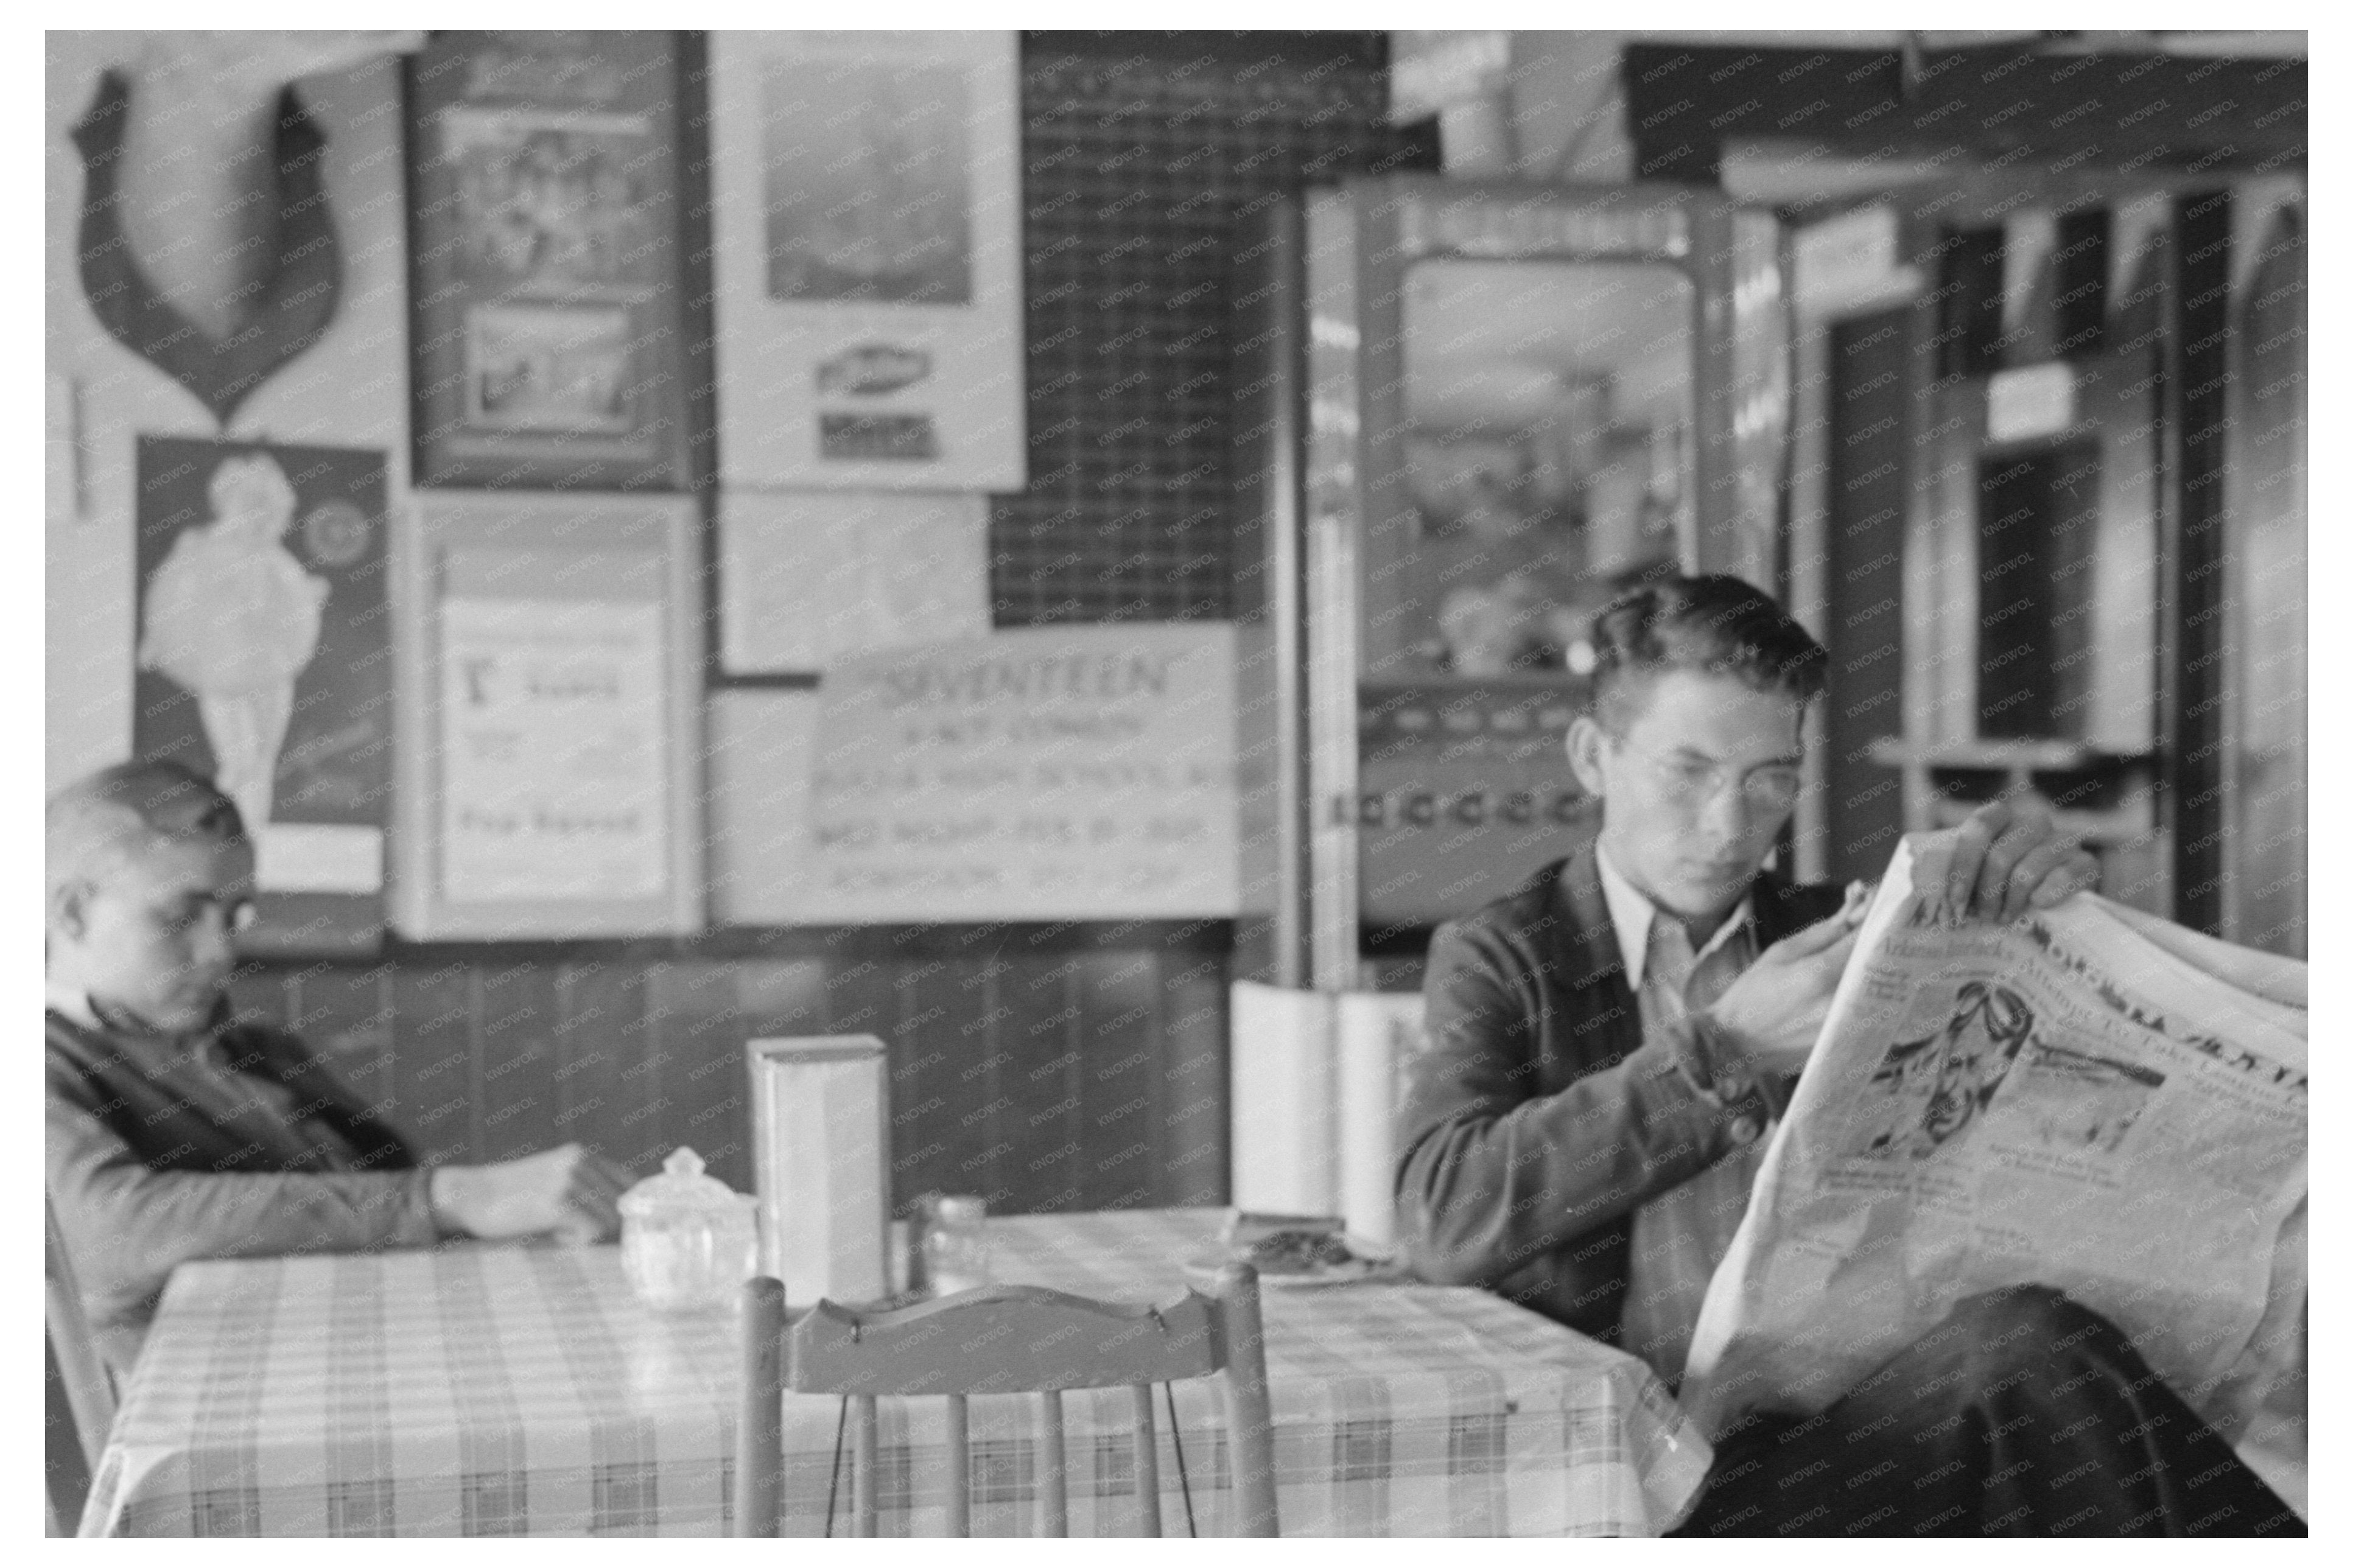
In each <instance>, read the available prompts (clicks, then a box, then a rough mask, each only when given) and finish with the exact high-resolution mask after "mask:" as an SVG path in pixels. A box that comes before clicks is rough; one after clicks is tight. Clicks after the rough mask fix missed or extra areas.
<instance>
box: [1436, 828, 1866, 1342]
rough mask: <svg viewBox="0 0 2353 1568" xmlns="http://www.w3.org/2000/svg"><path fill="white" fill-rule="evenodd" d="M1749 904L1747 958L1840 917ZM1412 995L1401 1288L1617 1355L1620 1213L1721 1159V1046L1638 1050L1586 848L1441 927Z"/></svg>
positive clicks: (1659, 1035) (1667, 1034)
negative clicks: (1499, 1310)
mask: <svg viewBox="0 0 2353 1568" xmlns="http://www.w3.org/2000/svg"><path fill="white" fill-rule="evenodd" d="M1751 897H1752V900H1753V912H1754V917H1755V920H1756V922H1757V931H1756V935H1757V951H1759V952H1762V951H1763V950H1764V949H1765V948H1767V947H1768V946H1770V945H1771V944H1772V943H1774V942H1778V941H1779V940H1780V939H1781V938H1783V937H1785V936H1788V934H1789V933H1790V932H1792V931H1798V930H1799V929H1800V928H1802V927H1804V926H1807V925H1810V924H1811V923H1813V922H1814V921H1819V920H1822V919H1825V918H1827V917H1828V916H1830V915H1831V914H1834V913H1836V912H1837V910H1838V908H1839V904H1840V901H1841V893H1840V890H1839V889H1836V888H1831V887H1792V886H1790V885H1789V884H1788V883H1786V882H1784V881H1782V880H1780V879H1778V878H1776V877H1773V876H1771V875H1769V874H1768V875H1766V876H1762V877H1759V878H1758V879H1757V882H1756V884H1755V887H1754V889H1752V893H1751ZM1423 994H1424V996H1425V998H1426V1001H1427V1008H1428V1010H1427V1015H1426V1026H1425V1029H1424V1037H1423V1044H1422V1047H1421V1050H1420V1052H1419V1054H1418V1055H1417V1056H1416V1057H1415V1058H1413V1059H1412V1061H1411V1062H1410V1064H1409V1069H1408V1074H1407V1085H1406V1089H1405V1095H1404V1101H1403V1105H1402V1107H1401V1108H1400V1110H1399V1113H1398V1166H1397V1189H1398V1228H1399V1231H1400V1233H1401V1236H1402V1237H1403V1239H1404V1241H1405V1245H1406V1247H1407V1250H1408V1252H1409V1258H1410V1260H1411V1261H1412V1263H1413V1265H1414V1267H1415V1268H1416V1270H1417V1271H1418V1272H1419V1274H1420V1275H1421V1276H1422V1277H1423V1278H1425V1279H1433V1280H1438V1281H1440V1282H1443V1283H1446V1284H1454V1285H1483V1286H1487V1287H1490V1288H1492V1289H1495V1290H1497V1291H1499V1292H1500V1293H1502V1294H1503V1295H1504V1296H1506V1297H1508V1298H1510V1299H1511V1300H1514V1301H1517V1302H1520V1303H1521V1304H1522V1305H1524V1306H1526V1307H1530V1308H1532V1309H1534V1310H1536V1311H1539V1312H1542V1313H1544V1314H1545V1315H1546V1317H1549V1318H1553V1319H1555V1320H1556V1321H1560V1322H1563V1323H1566V1324H1567V1325H1568V1326H1569V1327H1570V1328H1573V1329H1576V1330H1578V1331H1581V1332H1583V1333H1587V1334H1589V1335H1591V1336H1592V1337H1594V1338H1595V1339H1599V1340H1603V1341H1606V1342H1611V1343H1615V1342H1617V1336H1618V1319H1619V1312H1620V1308H1621V1306H1622V1305H1623V1303H1624V1300H1625V1297H1626V1288H1627V1279H1628V1243H1629V1238H1630V1234H1631V1215H1632V1214H1633V1211H1634V1210H1635V1209H1637V1208H1639V1207H1640V1206H1641V1205H1642V1204H1643V1203H1644V1202H1646V1201H1647V1200H1649V1199H1650V1198H1651V1197H1653V1196H1655V1195H1657V1194H1660V1193H1663V1192H1666V1191H1668V1190H1669V1189H1671V1188H1672V1187H1675V1186H1677V1185H1680V1184H1682V1183H1683V1182H1686V1181H1688V1180H1690V1179H1691V1178H1692V1177H1694V1176H1695V1175H1697V1174H1698V1173H1700V1172H1702V1171H1704V1170H1705V1169H1706V1168H1707V1167H1708V1166H1710V1165H1712V1164H1714V1163H1715V1162H1716V1161H1717V1160H1719V1159H1722V1158H1723V1157H1724V1156H1725V1154H1727V1153H1729V1152H1731V1151H1732V1149H1733V1148H1734V1147H1735V1146H1736V1141H1737V1140H1736V1133H1735V1127H1734V1124H1735V1121H1736V1118H1735V1116H1734V1115H1733V1114H1732V1112H1731V1111H1730V1110H1727V1109H1726V1108H1725V1107H1724V1106H1723V1105H1721V1104H1719V1103H1718V1102H1717V1101H1716V1100H1715V1099H1714V1098H1712V1097H1711V1096H1709V1095H1708V1094H1707V1093H1705V1092H1704V1090H1703V1089H1702V1088H1701V1085H1702V1084H1704V1083H1706V1082H1707V1081H1708V1078H1709V1069H1708V1066H1707V1064H1708V1062H1709V1060H1710V1059H1711V1058H1713V1057H1715V1055H1716V1054H1717V1053H1718V1052H1719V1051H1720V1049H1721V1047H1720V1046H1718V1045H1717V1044H1716V1043H1715V1042H1714V1041H1710V1040H1707V1039H1705V1038H1704V1037H1701V1036H1700V1034H1699V1032H1698V1031H1699V1029H1700V1028H1701V1026H1697V1025H1694V1024H1691V1023H1683V1024H1677V1025H1673V1026H1668V1027H1665V1028H1662V1029H1661V1030H1658V1031H1656V1032H1655V1033H1654V1034H1653V1035H1652V1036H1651V1037H1650V1038H1648V1039H1645V1038H1644V1037H1643V1028H1642V1021H1641V1010H1640V1008H1639V1007H1638V1006H1637V1005H1636V1003H1635V999H1634V994H1633V992H1632V991H1631V989H1630V988H1629V986H1628V985H1627V983H1626V973H1625V963H1624V960H1623V958H1622V957H1621V955H1620V952H1619V948H1618V939H1617V933H1616V931H1615V930H1614V929H1613V928H1612V926H1611V925H1610V921H1609V906H1608V904H1607V903H1606V902H1605V901H1604V900H1603V898H1602V892H1601V880H1600V873H1599V868H1598V867H1597V866H1596V864H1595V860H1594V851H1593V843H1592V841H1591V840H1590V839H1589V838H1588V839H1587V840H1585V841H1584V842H1583V843H1581V844H1579V845H1578V846H1577V848H1576V850H1575V852H1574V853H1572V854H1571V855H1569V856H1568V857H1567V858H1566V859H1563V860H1556V861H1555V862H1553V863H1552V864H1551V865H1549V866H1546V867H1545V868H1543V869H1542V870H1540V871H1538V872H1537V873H1536V874H1535V876H1534V877H1532V878H1531V879H1529V880H1528V881H1527V882H1525V884H1523V885H1522V886H1521V887H1520V888H1519V889H1517V890H1516V891H1514V892H1513V893H1511V894H1509V895H1507V896H1506V897H1504V898H1502V899H1499V900H1496V901H1495V902H1493V903H1492V904H1489V905H1487V906H1486V907H1485V908H1484V909H1482V910H1478V911H1476V912H1475V913H1472V914H1470V915H1466V916H1464V917H1462V918H1461V919H1460V920H1456V921H1448V922H1447V923H1446V924H1444V925H1442V926H1440V927H1439V928H1438V931H1437V933H1436V934H1435V936H1433V937H1432V938H1431V941H1430V960H1429V968H1428V974H1427V979H1426V981H1425V983H1424V987H1423ZM1752 1135H1753V1134H1752Z"/></svg>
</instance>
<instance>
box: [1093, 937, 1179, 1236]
mask: <svg viewBox="0 0 2353 1568" xmlns="http://www.w3.org/2000/svg"><path fill="white" fill-rule="evenodd" d="M1159 979H1160V969H1159V963H1158V954H1157V953H1155V952H1153V951H1152V950H1151V949H1148V948H1114V949H1113V950H1111V951H1109V952H1097V953H1089V954H1086V955H1085V956H1083V957H1082V958H1080V959H1079V960H1078V961H1077V962H1076V963H1074V964H1073V965H1072V975H1071V984H1072V991H1073V996H1072V1002H1073V1005H1075V1006H1076V1008H1077V1009H1078V1016H1077V1018H1076V1019H1075V1020H1074V1024H1073V1026H1074V1027H1075V1029H1076V1030H1077V1031H1078V1036H1079V1055H1080V1059H1081V1064H1082V1068H1081V1072H1080V1083H1079V1094H1080V1101H1081V1107H1082V1111H1081V1120H1080V1125H1079V1142H1080V1152H1079V1158H1078V1165H1079V1169H1078V1173H1077V1174H1078V1177H1079V1183H1078V1185H1079V1205H1080V1206H1081V1207H1082V1208H1089V1209H1109V1208H1135V1207H1141V1206H1143V1205H1148V1204H1150V1203H1151V1202H1152V1198H1153V1194H1154V1192H1155V1189H1156V1188H1157V1186H1158V1184H1159V1179H1158V1178H1159V1172H1158V1165H1159V1161H1158V1160H1157V1158H1156V1157H1155V1156H1156V1155H1157V1153H1158V1152H1159V1142H1160V1135H1159V1131H1158V1128H1157V1125H1156V1123H1157V1121H1158V1119H1157V1117H1156V1116H1155V1114H1154V1111H1155V1099H1156V1097H1155V1092H1154V1090H1155V1082H1156V1080H1157V1079H1159V1078H1160V1076H1161V1052H1160V1050H1159V1048H1158V1042H1157V1041H1156V1040H1155V1037H1154V1032H1153V1031H1154V1024H1155V1016H1154V1014H1155V1003H1156V1001H1157V999H1158V989H1159Z"/></svg>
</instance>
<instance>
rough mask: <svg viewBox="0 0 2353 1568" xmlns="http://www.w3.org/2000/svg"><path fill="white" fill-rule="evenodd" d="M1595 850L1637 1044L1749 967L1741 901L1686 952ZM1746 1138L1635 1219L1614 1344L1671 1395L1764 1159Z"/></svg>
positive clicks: (1748, 924) (1750, 944)
mask: <svg viewBox="0 0 2353 1568" xmlns="http://www.w3.org/2000/svg"><path fill="white" fill-rule="evenodd" d="M1594 859H1595V862H1596V868H1597V869H1598V870H1599V873H1600V881H1601V894H1602V899H1603V901H1604V902H1605V903H1606V904H1607V905H1608V906H1609V921H1610V925H1611V927H1612V928H1613V929H1614V930H1615V931H1616V932H1617V936H1618V947H1619V952H1620V953H1621V954H1622V955H1623V956H1624V958H1625V961H1626V983H1627V984H1628V986H1629V987H1630V989H1631V990H1632V991H1633V993H1634V996H1635V1000H1636V1003H1637V1004H1638V1005H1639V1006H1640V1007H1641V1014H1642V1026H1643V1032H1644V1033H1645V1034H1646V1035H1648V1034H1651V1033H1654V1032H1656V1031H1658V1030H1660V1029H1662V1028H1663V1027H1665V1026H1667V1025H1669V1024H1672V1023H1673V1022H1675V1021H1677V1020H1679V1019H1682V1018H1684V1017H1686V1016H1690V1015H1691V1014H1694V1013H1698V1012H1702V1011H1704V1010H1705V1009H1706V1008H1707V1007H1708V1006H1709V1005H1712V1004H1713V1003H1714V1002H1715V999H1716V998H1717V997H1719V996H1721V995H1722V994H1724V992H1725V988H1726V987H1728V986H1729V985H1730V984H1732V983H1733V981H1734V980H1736V979H1737V978H1738V977H1739V975H1740V973H1741V972H1742V971H1744V970H1746V968H1747V967H1748V966H1749V965H1750V964H1751V963H1755V962H1756V961H1757V944H1756V931H1755V925H1754V921H1752V919H1751V914H1752V910H1751V908H1750V900H1747V899H1746V898H1744V899H1742V900H1740V905H1739V907H1738V908H1737V909H1736V910H1734V911H1733V912H1732V913H1731V914H1730V915H1729V916H1727V917H1726V918H1725V921H1724V922H1723V923H1722V924H1721V925H1719V926H1717V927H1716V929H1715V933H1714V934H1713V935H1711V936H1710V937H1709V938H1708V941H1707V943H1706V945H1704V947H1702V948H1701V949H1700V950H1699V952H1696V953H1694V952H1692V949H1691V940H1690V937H1689V936H1688V934H1687V933H1686V932H1685V931H1684V930H1683V922H1682V921H1679V920H1677V919H1675V918H1674V917H1673V916H1672V915H1668V914H1666V913H1664V912H1662V910H1660V909H1659V908H1658V906H1657V905H1655V904H1653V903H1652V902H1651V900H1649V899H1648V898H1646V897H1644V896H1643V894H1642V893H1641V891H1639V890H1638V889H1636V888H1635V887H1634V885H1633V884H1632V883H1630V882H1629V881H1627V880H1626V879H1625V877H1624V875H1623V874H1622V873H1620V871H1619V869H1618V868H1616V867H1615V866H1613V865H1611V864H1610V862H1609V850H1608V849H1607V848H1605V847H1602V846H1600V845H1599V844H1597V845H1596V846H1595V854H1594ZM1747 1131H1749V1134H1750V1135H1749V1138H1748V1140H1747V1141H1746V1142H1743V1143H1741V1144H1740V1145H1739V1146H1737V1147H1736V1148H1735V1149H1734V1150H1733V1152H1731V1153H1729V1154H1727V1155H1725V1157H1724V1158H1723V1159H1721V1160H1719V1161H1717V1162H1716V1163H1715V1164H1713V1165H1711V1166H1709V1167H1708V1168H1707V1169H1706V1170H1704V1171H1703V1172H1701V1173H1699V1174H1698V1175H1696V1176H1694V1177H1693V1178H1692V1179H1691V1180H1690V1181H1688V1182H1685V1183H1684V1184H1682V1185H1681V1186H1678V1187H1675V1188H1674V1189H1672V1191H1669V1192H1666V1193H1662V1194H1659V1195H1658V1196H1657V1197H1654V1198H1652V1199H1651V1201H1650V1202H1649V1203H1646V1204H1644V1205H1642V1206H1641V1208H1639V1209H1636V1210H1635V1211H1634V1233H1633V1247H1632V1257H1631V1258H1630V1271H1629V1278H1628V1284H1627V1292H1626V1306H1625V1311H1624V1315H1623V1318H1622V1320H1621V1321H1622V1323H1623V1335H1624V1338H1623V1343H1624V1345H1625V1348H1626V1349H1627V1350H1628V1351H1630V1352H1633V1353H1634V1354H1636V1355H1639V1356H1641V1358H1642V1359H1643V1360H1644V1361H1647V1362H1648V1363H1651V1368H1652V1369H1653V1370H1654V1371H1656V1372H1657V1373H1659V1375H1660V1376H1661V1377H1662V1379H1664V1380H1665V1381H1666V1383H1667V1384H1668V1385H1669V1386H1670V1387H1672V1386H1674V1385H1675V1384H1679V1383H1680V1382H1681V1381H1682V1378H1683V1358H1684V1356H1685V1354H1686V1353H1687V1352H1689V1351H1690V1348H1691V1339H1692V1331H1693V1329H1694V1327H1695V1326H1696V1325H1697V1324H1698V1322H1699V1310H1700V1305H1701V1303H1702V1302H1703V1301H1704V1300H1706V1298H1707V1285H1708V1281H1709V1280H1710V1279H1713V1278H1715V1269H1716V1266H1717V1265H1718V1264H1720V1263H1722V1262H1723V1261H1724V1257H1725V1253H1726V1252H1728V1251H1729V1250H1730V1249H1731V1247H1732V1238H1733V1236H1734V1234H1735V1233H1736V1231H1738V1229H1739V1228H1740V1219H1741V1216H1742V1215H1744V1214H1746V1212H1747V1209H1748V1190H1749V1188H1750V1187H1751V1186H1752V1185H1754V1184H1755V1182H1756V1179H1757V1169H1758V1167H1759V1166H1760V1165H1761V1163H1763V1160H1764V1152H1765V1143H1766V1140H1765V1137H1764V1136H1763V1133H1764V1131H1765V1129H1764V1128H1763V1127H1750V1128H1748V1129H1747Z"/></svg>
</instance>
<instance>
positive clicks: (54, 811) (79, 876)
mask: <svg viewBox="0 0 2353 1568" xmlns="http://www.w3.org/2000/svg"><path fill="white" fill-rule="evenodd" d="M47 817H48V821H47V826H48V834H47V837H48V844H47V852H48V891H49V893H50V894H51V895H52V896H54V895H55V894H56V893H57V891H58V889H59V888H60V887H62V886H64V885H66V884H67V883H69V882H75V881H85V882H92V883H96V882H100V881H102V880H103V879H104V878H105V877H106V876H107V875H108V874H109V873H110V872H111V869H112V868H113V867H114V866H115V865H117V864H119V863H120V862H121V858H122V857H124V856H125V855H136V854H138V853H140V852H141V851H142V850H144V849H145V848H147V847H149V846H150V845H151V844H153V843H154V842H155V841H156V840H159V839H160V840H165V841H172V840H195V841H198V842H202V843H206V844H238V843H243V842H244V841H245V820H244V818H242V817H240V816H238V815H237V803H236V802H235V801H233V800H231V799H229V797H228V796H227V795H224V794H222V793H221V792H220V791H219V790H218V789H216V788H215V787H214V786H213V784H212V783H211V781H209V780H207V779H203V778H199V777H198V776H197V775H196V774H195V773H193V772H191V771H190V770H189V769H187V768H185V767H183V766H181V765H180V764H179V763H172V762H143V763H117V764H116V765H115V766H113V767H111V768H101V769H100V770H99V771H98V772H97V773H91V774H90V776H89V777H87V778H84V779H79V780H77V781H75V782H74V783H72V784H68V785H66V787H65V788H63V789H61V790H59V791H58V793H57V794H55V795H51V796H50V797H49V805H48V813H47Z"/></svg>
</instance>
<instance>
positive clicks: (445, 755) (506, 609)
mask: <svg viewBox="0 0 2353 1568" xmlns="http://www.w3.org/2000/svg"><path fill="white" fill-rule="evenodd" d="M661 616H662V607H661V605H659V604H658V603H655V602H652V601H649V600H623V599H480V598H456V599H446V600H444V601H442V605H441V726H442V733H441V768H442V778H441V868H440V880H441V892H442V896H443V897H444V898H446V899H448V900H449V901H450V902H452V903H489V902H494V901H495V902H504V901H512V900H531V901H543V900H554V899H585V898H596V899H630V898H651V897H659V896H660V895H661V894H662V893H663V892H664V891H666V889H667V888H668V883H669V878H668V869H667V860H666V845H667V834H668V824H669V821H670V801H669V798H668V795H669V785H668V782H667V778H666V774H665V772H664V769H663V766H662V625H661Z"/></svg>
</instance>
